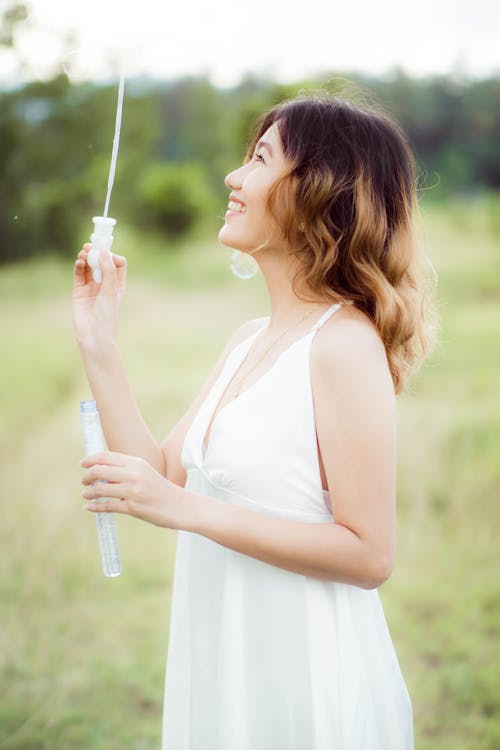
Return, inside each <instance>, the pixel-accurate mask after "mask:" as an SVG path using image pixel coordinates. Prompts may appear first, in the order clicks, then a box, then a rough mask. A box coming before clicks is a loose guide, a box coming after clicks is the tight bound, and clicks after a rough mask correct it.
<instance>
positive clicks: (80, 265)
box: [73, 258, 87, 287]
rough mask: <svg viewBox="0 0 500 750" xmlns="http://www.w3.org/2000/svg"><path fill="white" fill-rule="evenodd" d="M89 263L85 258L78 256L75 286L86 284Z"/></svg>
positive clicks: (75, 267) (74, 276)
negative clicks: (86, 267)
mask: <svg viewBox="0 0 500 750" xmlns="http://www.w3.org/2000/svg"><path fill="white" fill-rule="evenodd" d="M86 265H87V264H86V263H85V260H84V259H83V258H77V259H76V261H75V265H74V273H73V278H74V284H75V287H78V286H84V285H85V283H86V276H85V266H86Z"/></svg>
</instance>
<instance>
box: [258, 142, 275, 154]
mask: <svg viewBox="0 0 500 750" xmlns="http://www.w3.org/2000/svg"><path fill="white" fill-rule="evenodd" d="M261 146H262V148H267V150H268V151H269V154H270V155H271V156H272V155H273V149H272V148H271V144H270V143H268V142H267V141H259V142H258V143H257V145H256V146H255V150H257V149H258V148H260V147H261Z"/></svg>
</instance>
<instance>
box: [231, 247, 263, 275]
mask: <svg viewBox="0 0 500 750" xmlns="http://www.w3.org/2000/svg"><path fill="white" fill-rule="evenodd" d="M230 268H231V271H232V272H233V274H234V275H235V276H236V278H237V279H251V278H252V277H253V276H255V274H256V273H257V271H258V270H259V264H258V263H257V261H256V260H255V258H253V257H252V256H251V255H249V253H242V252H241V250H235V251H234V253H233V254H232V255H231V265H230Z"/></svg>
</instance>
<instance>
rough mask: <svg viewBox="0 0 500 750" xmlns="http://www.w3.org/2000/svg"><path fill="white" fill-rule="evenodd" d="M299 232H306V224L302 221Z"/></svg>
mask: <svg viewBox="0 0 500 750" xmlns="http://www.w3.org/2000/svg"><path fill="white" fill-rule="evenodd" d="M299 230H300V231H301V232H305V231H306V227H305V224H304V222H303V221H301V222H300V224H299Z"/></svg>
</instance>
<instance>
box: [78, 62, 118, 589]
mask: <svg viewBox="0 0 500 750" xmlns="http://www.w3.org/2000/svg"><path fill="white" fill-rule="evenodd" d="M124 89H125V78H124V76H123V74H121V75H120V84H119V87H118V105H117V108H116V121H115V135H114V138H113V149H112V152H111V164H110V167H109V176H108V192H107V194H106V203H105V204H104V216H94V218H93V219H92V221H93V222H94V232H93V234H92V235H91V236H90V241H91V243H92V249H91V250H89V253H88V255H87V263H88V265H89V266H90V267H91V268H92V276H93V279H94V281H95V282H96V284H100V283H101V282H102V271H101V268H100V266H99V253H100V251H101V250H108V251H111V245H112V244H113V227H114V226H115V224H116V219H111V218H108V208H109V199H110V197H111V190H112V188H113V182H114V179H115V170H116V160H117V158H118V145H119V143H120V127H121V121H122V105H123V93H124ZM80 419H81V425H82V431H83V440H84V445H85V455H86V456H89V455H91V454H93V453H101V452H102V451H104V450H106V447H105V443H104V438H103V434H102V429H101V422H100V419H99V412H98V410H97V404H96V402H95V401H81V402H80ZM102 500H105V498H102V497H98V498H95V500H94V502H100V501H102ZM95 519H96V526H97V537H98V539H99V549H100V551H101V562H102V569H103V572H104V575H105V576H109V577H115V576H119V575H120V573H121V562H120V552H119V549H118V538H117V534H116V524H115V516H114V513H96V514H95Z"/></svg>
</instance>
